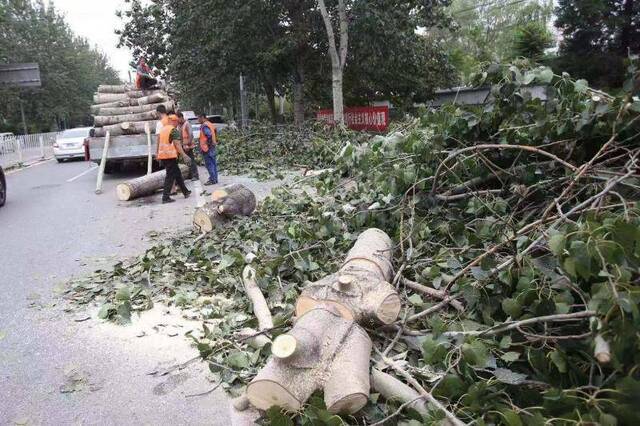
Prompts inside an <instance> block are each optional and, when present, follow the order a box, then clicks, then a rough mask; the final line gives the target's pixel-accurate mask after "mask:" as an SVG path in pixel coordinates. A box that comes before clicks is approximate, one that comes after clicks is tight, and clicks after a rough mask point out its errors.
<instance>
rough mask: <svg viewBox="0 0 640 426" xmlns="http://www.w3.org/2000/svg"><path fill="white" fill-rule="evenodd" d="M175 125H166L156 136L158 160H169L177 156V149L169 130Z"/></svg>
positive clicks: (171, 130)
mask: <svg viewBox="0 0 640 426" xmlns="http://www.w3.org/2000/svg"><path fill="white" fill-rule="evenodd" d="M174 129H175V127H173V126H172V125H166V126H164V127H163V128H162V131H161V132H160V136H158V160H171V159H174V158H178V150H177V149H176V147H175V146H174V145H173V141H172V140H171V132H173V130H174Z"/></svg>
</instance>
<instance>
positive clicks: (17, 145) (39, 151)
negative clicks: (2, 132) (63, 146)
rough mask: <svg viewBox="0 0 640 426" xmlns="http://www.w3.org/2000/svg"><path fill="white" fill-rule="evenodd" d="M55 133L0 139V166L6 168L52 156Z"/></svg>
mask: <svg viewBox="0 0 640 426" xmlns="http://www.w3.org/2000/svg"><path fill="white" fill-rule="evenodd" d="M58 135H59V133H57V132H51V133H37V134H33V135H18V136H8V137H4V138H1V139H0V166H2V167H3V168H8V167H12V166H17V165H20V164H25V163H30V162H33V161H37V160H40V159H44V158H49V157H51V156H53V144H54V143H55V141H56V137H57V136H58Z"/></svg>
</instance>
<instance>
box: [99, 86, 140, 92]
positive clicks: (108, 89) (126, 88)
mask: <svg viewBox="0 0 640 426" xmlns="http://www.w3.org/2000/svg"><path fill="white" fill-rule="evenodd" d="M133 90H138V89H136V87H135V86H133V85H131V84H119V85H114V86H109V85H104V84H103V85H100V86H98V93H127V92H131V91H133Z"/></svg>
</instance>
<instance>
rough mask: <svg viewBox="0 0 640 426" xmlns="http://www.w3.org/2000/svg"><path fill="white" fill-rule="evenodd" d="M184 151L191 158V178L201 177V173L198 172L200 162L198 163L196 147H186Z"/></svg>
mask: <svg viewBox="0 0 640 426" xmlns="http://www.w3.org/2000/svg"><path fill="white" fill-rule="evenodd" d="M184 152H185V153H186V154H187V155H188V156H189V158H191V164H190V165H189V175H190V177H191V179H193V180H198V179H200V174H199V173H198V163H196V153H195V150H194V149H189V150H187V149H185V150H184Z"/></svg>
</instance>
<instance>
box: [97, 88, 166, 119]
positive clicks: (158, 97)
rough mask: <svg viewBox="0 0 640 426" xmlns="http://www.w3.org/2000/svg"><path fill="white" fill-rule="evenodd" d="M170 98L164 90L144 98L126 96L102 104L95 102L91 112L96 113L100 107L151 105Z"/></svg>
mask: <svg viewBox="0 0 640 426" xmlns="http://www.w3.org/2000/svg"><path fill="white" fill-rule="evenodd" d="M168 100H169V96H168V95H167V94H166V93H164V92H159V93H154V94H152V95H149V96H145V97H142V98H124V99H120V100H116V101H112V102H106V103H101V104H97V103H96V104H95V105H92V106H91V112H92V113H93V114H96V113H97V111H99V110H100V108H124V107H129V106H140V105H149V104H157V103H161V102H167V101H168Z"/></svg>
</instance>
